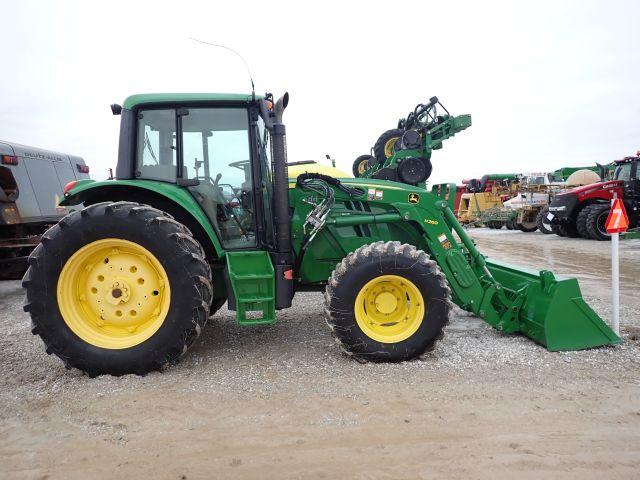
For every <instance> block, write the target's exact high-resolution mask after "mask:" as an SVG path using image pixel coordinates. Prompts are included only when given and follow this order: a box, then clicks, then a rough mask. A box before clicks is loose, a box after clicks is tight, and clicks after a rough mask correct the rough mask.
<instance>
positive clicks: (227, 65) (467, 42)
mask: <svg viewBox="0 0 640 480" xmlns="http://www.w3.org/2000/svg"><path fill="white" fill-rule="evenodd" d="M0 18H2V20H3V21H2V28H1V29H0V51H1V52H2V57H1V60H0V65H2V69H1V71H0V139H4V140H7V141H13V142H18V143H24V144H27V145H33V146H39V147H42V148H47V149H52V150H58V151H62V152H66V153H73V154H77V155H80V156H82V157H84V158H85V160H86V161H87V163H88V164H90V165H91V168H92V176H93V177H94V178H104V177H105V176H106V172H107V168H108V167H113V166H115V162H116V154H117V137H118V126H119V117H114V116H112V115H111V112H110V110H109V105H110V104H111V103H114V102H117V103H121V102H122V101H123V100H124V98H125V97H126V96H127V95H129V94H132V93H141V92H160V91H185V92H198V91H206V92H216V91H220V92H242V93H244V92H249V91H250V84H249V79H248V78H247V74H246V71H245V69H244V66H243V65H242V63H241V62H240V60H238V59H237V58H235V57H234V56H233V55H231V54H229V53H228V52H226V51H224V50H221V49H216V48H213V47H207V46H203V45H199V44H196V43H194V42H192V41H190V40H188V37H190V36H194V37H197V38H200V39H203V40H206V41H210V42H216V43H223V44H225V45H228V46H230V47H232V48H234V49H236V50H238V51H240V52H241V53H242V54H243V55H244V57H245V58H246V60H247V62H248V63H249V65H250V67H251V69H252V71H253V76H254V80H255V82H256V89H257V91H258V92H265V91H270V92H273V93H274V94H276V95H279V94H281V93H282V92H284V91H286V90H288V91H289V93H290V95H291V100H290V106H289V108H288V110H287V113H286V117H285V120H286V122H285V123H287V133H288V139H287V141H288V146H289V160H290V161H295V160H305V159H322V158H324V154H325V153H329V154H331V155H332V156H333V157H335V158H336V159H337V162H338V166H340V167H342V168H343V169H345V170H350V169H351V164H352V162H353V159H354V158H355V157H356V156H358V155H360V154H362V153H367V152H368V151H369V149H370V148H371V146H372V145H373V143H374V142H375V140H376V138H377V137H378V135H379V134H380V133H382V132H383V131H384V130H387V129H389V128H394V127H395V125H396V123H397V121H398V118H400V117H402V116H405V115H406V114H407V112H409V111H410V110H412V109H413V107H414V106H415V104H416V103H418V102H424V101H426V100H427V99H428V98H429V97H431V96H433V95H437V96H438V97H439V98H440V99H441V101H442V102H443V103H444V105H445V106H446V107H447V108H448V109H449V110H450V111H451V113H453V114H461V113H470V114H471V115H472V118H473V126H472V127H471V128H469V129H467V130H465V131H463V132H461V133H459V134H458V135H456V136H455V137H454V138H452V139H450V140H448V141H447V142H445V144H444V148H443V149H442V150H440V151H437V152H435V153H434V155H433V159H432V160H433V164H434V173H433V175H432V177H431V179H432V180H433V181H436V182H439V181H458V180H460V179H462V178H469V177H480V176H482V175H483V174H485V173H500V172H505V173H506V172H530V171H546V170H553V169H555V168H559V167H561V166H574V165H576V166H577V165H589V164H593V162H595V161H598V162H601V163H602V162H607V161H610V160H613V159H617V158H621V157H623V156H625V155H630V154H633V153H635V152H636V150H638V149H640V88H639V86H640V50H639V48H638V47H639V46H640V2H639V1H634V0H630V1H606V2H605V1H596V2H592V1H568V2H561V1H552V2H544V1H538V0H536V1H529V2H526V3H525V2H513V1H512V2H486V1H482V2H480V1H475V2H464V1H460V0H457V1H455V2H443V1H438V2H432V1H424V0H422V1H418V2H410V1H404V2H390V1H388V0H387V1H385V2H380V3H377V2H362V3H361V4H357V5H356V4H355V3H354V4H353V5H352V4H351V2H347V1H344V0H343V1H341V2H336V3H331V2H328V1H322V2H288V3H280V2H276V1H270V2H265V1H262V2H256V3H247V2H243V1H240V0H235V1H233V2H215V1H205V2H191V1H188V0H182V1H180V2H160V1H153V2H134V1H127V2H119V1H108V2H92V1H82V2H63V1H59V2H44V1H42V2H31V1H6V0H1V1H0Z"/></svg>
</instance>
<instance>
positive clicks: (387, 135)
mask: <svg viewBox="0 0 640 480" xmlns="http://www.w3.org/2000/svg"><path fill="white" fill-rule="evenodd" d="M403 134H404V130H402V129H400V128H392V129H391V130H387V131H386V132H384V133H382V135H380V136H379V137H378V140H376V143H375V144H374V145H373V156H374V157H376V160H377V161H378V163H379V164H380V165H382V164H384V162H386V161H387V158H388V157H387V156H386V154H385V151H384V146H385V145H386V144H387V142H388V141H389V140H391V139H392V138H394V137H399V139H401V138H402V135H403ZM398 141H399V140H398Z"/></svg>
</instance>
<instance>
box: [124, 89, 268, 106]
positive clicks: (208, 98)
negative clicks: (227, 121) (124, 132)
mask: <svg viewBox="0 0 640 480" xmlns="http://www.w3.org/2000/svg"><path fill="white" fill-rule="evenodd" d="M261 98H263V97H262V96H261V95H256V99H261ZM250 101H252V96H251V94H246V93H140V94H137V95H131V96H129V97H127V98H126V99H125V101H124V104H123V106H122V107H123V108H126V109H127V110H131V109H132V108H135V107H137V106H138V105H144V104H149V103H186V102H250Z"/></svg>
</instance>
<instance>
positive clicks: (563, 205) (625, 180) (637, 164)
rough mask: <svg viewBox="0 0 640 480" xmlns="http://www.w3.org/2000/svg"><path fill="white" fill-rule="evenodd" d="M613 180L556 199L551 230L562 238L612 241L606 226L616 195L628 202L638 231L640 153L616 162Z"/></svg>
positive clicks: (632, 222)
mask: <svg viewBox="0 0 640 480" xmlns="http://www.w3.org/2000/svg"><path fill="white" fill-rule="evenodd" d="M615 163H616V169H615V172H614V174H613V180H609V181H605V182H598V183H592V184H591V185H585V186H582V187H576V188H573V189H571V190H568V191H566V192H563V193H560V194H558V195H556V196H555V198H554V199H553V202H551V205H549V216H548V217H547V219H548V220H550V222H551V229H552V230H553V232H554V233H556V234H557V235H560V236H562V237H583V238H588V239H593V240H610V238H611V236H610V235H609V234H608V233H607V231H606V229H605V222H606V220H607V217H608V215H609V210H610V208H611V200H612V199H613V196H614V193H615V194H617V196H618V198H621V199H622V200H623V201H624V204H625V207H626V209H627V214H628V216H629V228H636V227H638V223H639V219H638V217H639V215H640V151H639V152H638V153H637V154H636V156H635V157H625V158H623V159H622V160H616V162H615Z"/></svg>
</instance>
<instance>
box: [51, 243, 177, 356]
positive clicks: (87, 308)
mask: <svg viewBox="0 0 640 480" xmlns="http://www.w3.org/2000/svg"><path fill="white" fill-rule="evenodd" d="M57 299H58V308H59V310H60V313H61V314H62V318H63V319H64V321H65V323H66V324H67V326H68V327H69V328H70V329H71V331H72V332H73V333H75V334H76V335H77V336H78V337H80V338H81V339H82V340H84V341H85V342H87V343H89V344H91V345H94V346H96V347H101V348H107V349H123V348H129V347H133V346H135V345H139V344H141V343H142V342H144V341H146V340H148V339H149V338H151V336H153V335H154V334H155V333H156V332H157V331H158V329H159V328H160V327H161V326H162V324H163V322H164V320H165V318H166V316H167V313H168V311H169V304H170V301H171V288H170V285H169V277H168V276H167V273H166V272H165V270H164V268H163V267H162V265H161V264H160V262H159V261H158V259H157V258H156V257H155V256H154V255H153V254H152V253H151V252H149V250H147V249H146V248H144V247H143V246H141V245H139V244H137V243H134V242H131V241H129V240H122V239H119V238H105V239H102V240H97V241H95V242H91V243H89V244H87V245H85V246H84V247H82V248H81V249H80V250H78V251H77V252H76V253H74V254H73V255H72V256H71V258H69V260H67V262H66V263H65V265H64V267H63V268H62V272H61V273H60V278H59V279H58V287H57Z"/></svg>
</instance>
